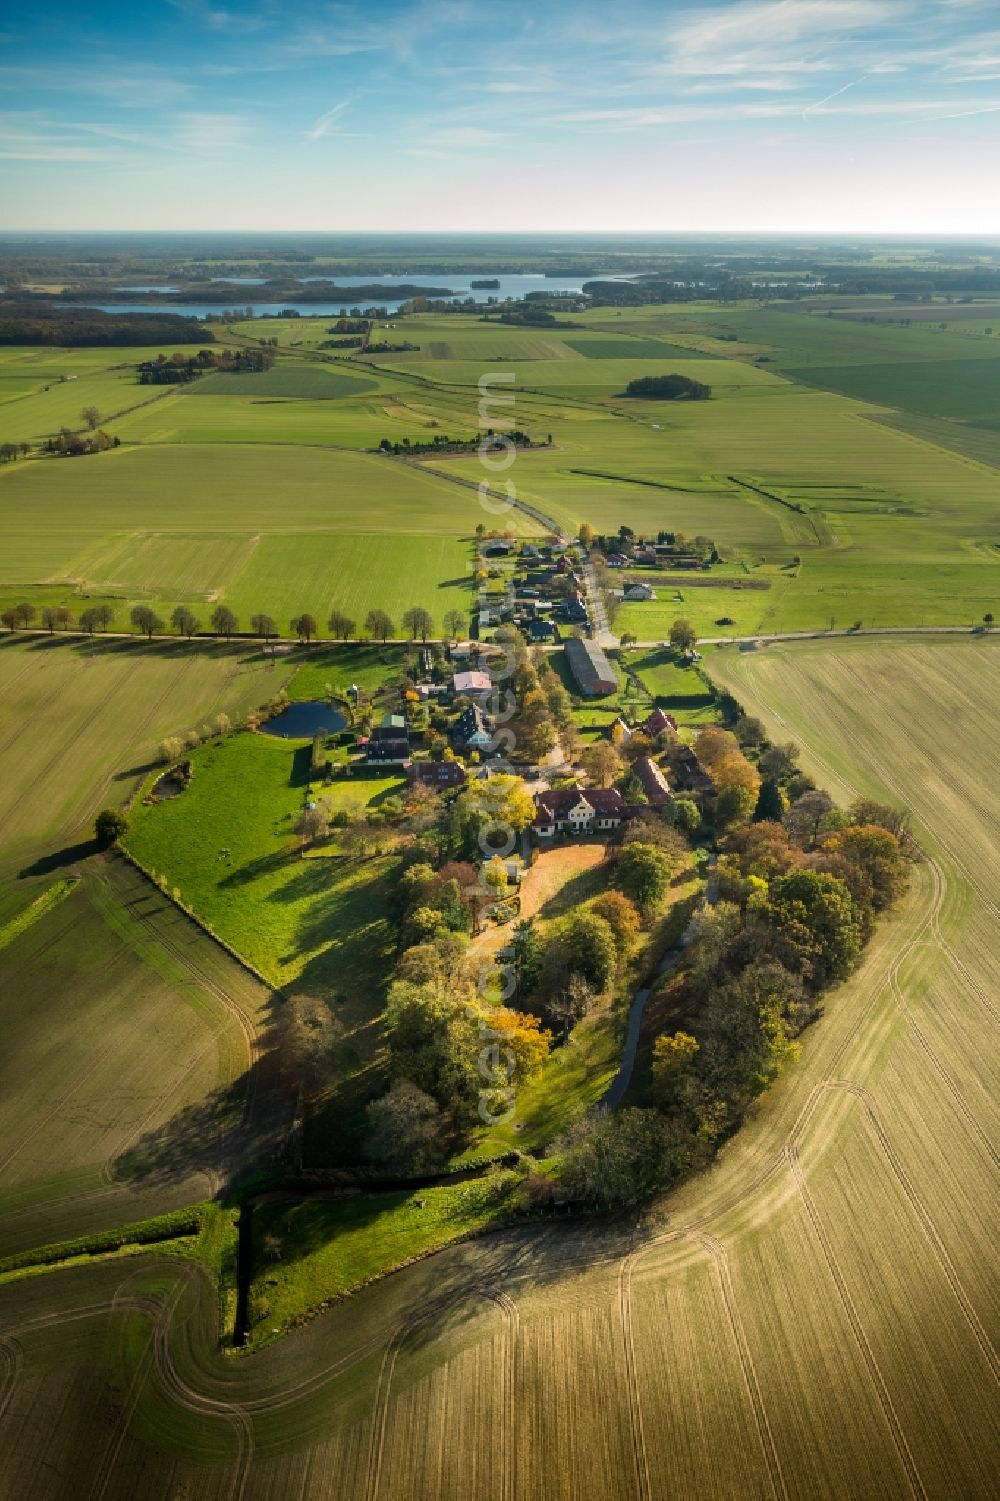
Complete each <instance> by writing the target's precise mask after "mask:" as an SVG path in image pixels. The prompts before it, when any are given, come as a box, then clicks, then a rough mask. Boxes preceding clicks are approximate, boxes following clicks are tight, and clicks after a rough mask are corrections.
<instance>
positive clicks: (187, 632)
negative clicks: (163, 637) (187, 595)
mask: <svg viewBox="0 0 1000 1501" xmlns="http://www.w3.org/2000/svg"><path fill="white" fill-rule="evenodd" d="M170 623H171V625H172V626H173V628H174V630H175V631H176V632H177V634H178V635H184V636H187V638H188V640H189V641H190V639H191V637H192V636H194V635H195V634H196V633H197V631H198V630H199V629H200V627H201V621H200V620H199V619H198V617H197V615H196V614H195V613H194V611H193V610H191V609H189V608H188V606H187V605H178V606H177V608H176V610H174V612H173V614H172V615H171V617H170Z"/></svg>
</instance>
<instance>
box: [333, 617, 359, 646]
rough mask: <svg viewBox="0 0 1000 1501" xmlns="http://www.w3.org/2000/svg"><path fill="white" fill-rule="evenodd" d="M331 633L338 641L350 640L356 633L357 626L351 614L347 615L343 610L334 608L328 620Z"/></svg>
mask: <svg viewBox="0 0 1000 1501" xmlns="http://www.w3.org/2000/svg"><path fill="white" fill-rule="evenodd" d="M327 627H328V629H329V632H330V635H331V636H333V637H334V638H335V639H336V640H337V641H349V640H350V639H351V637H352V636H353V635H354V632H355V630H356V629H357V626H356V624H355V622H354V621H353V620H352V619H351V617H350V615H345V614H344V612H343V611H342V610H332V611H331V612H330V619H329V620H328V621H327Z"/></svg>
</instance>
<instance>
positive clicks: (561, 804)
mask: <svg viewBox="0 0 1000 1501" xmlns="http://www.w3.org/2000/svg"><path fill="white" fill-rule="evenodd" d="M535 810H536V811H535V820H534V824H533V828H534V830H535V833H536V834H537V835H538V837H539V839H554V838H555V836H556V835H557V834H570V835H573V836H580V835H583V834H610V833H612V832H613V831H614V830H615V829H617V828H619V827H620V826H621V824H622V823H623V822H624V821H625V820H626V819H627V818H628V817H629V807H628V804H627V803H626V801H625V799H624V798H623V797H622V795H621V793H620V792H618V791H616V789H615V788H614V787H586V788H577V787H574V788H569V789H568V790H567V791H562V792H538V793H536V794H535Z"/></svg>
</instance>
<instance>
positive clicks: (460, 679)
mask: <svg viewBox="0 0 1000 1501" xmlns="http://www.w3.org/2000/svg"><path fill="white" fill-rule="evenodd" d="M451 686H452V690H453V692H454V693H455V694H456V696H458V695H461V696H462V697H463V698H476V699H482V698H487V697H488V696H489V695H490V693H492V691H493V679H492V678H491V677H490V675H489V673H488V672H484V671H483V670H482V669H479V670H477V671H468V672H456V673H455V674H454V675H453V677H452V680H451Z"/></svg>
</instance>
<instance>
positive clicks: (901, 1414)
mask: <svg viewBox="0 0 1000 1501" xmlns="http://www.w3.org/2000/svg"><path fill="white" fill-rule="evenodd" d="M712 665H713V668H714V670H715V671H716V673H717V676H718V678H719V680H720V681H721V682H723V683H725V685H726V686H728V687H729V688H731V690H732V691H733V692H735V693H736V694H737V696H738V697H740V698H741V700H742V701H743V702H744V703H745V704H746V706H747V708H748V709H750V710H751V711H752V712H756V713H760V714H761V715H762V717H764V718H765V720H766V722H767V723H768V725H769V728H770V729H771V732H772V734H774V735H775V736H776V737H778V738H787V737H789V736H794V737H795V738H796V739H797V740H798V741H799V742H800V743H801V744H802V746H803V761H804V763H805V764H806V765H807V766H808V768H809V769H811V770H812V771H813V772H814V774H816V775H817V777H818V778H819V779H820V780H821V781H822V782H823V783H825V784H826V785H827V786H829V787H830V788H831V790H832V791H834V793H835V794H836V795H838V796H840V797H841V798H848V797H850V796H852V795H854V794H856V793H858V792H864V793H869V794H874V795H880V796H882V797H885V798H887V799H888V800H890V801H892V802H894V803H896V804H897V805H903V806H908V807H910V808H911V810H912V817H913V825H914V830H915V832H916V834H917V836H918V838H919V839H920V841H921V844H922V846H923V850H924V855H925V858H924V860H923V861H922V863H921V864H920V865H919V866H918V867H917V869H916V872H915V877H914V884H913V890H912V893H911V895H910V897H909V898H907V900H906V901H905V903H904V904H903V905H902V906H901V908H900V910H899V911H898V912H897V913H896V914H895V915H894V916H893V918H892V919H891V920H890V921H889V922H887V923H886V924H884V925H883V927H882V928H881V929H880V931H879V933H878V935H877V937H876V939H875V941H874V943H873V945H872V947H871V949H870V950H869V951H868V954H867V956H866V959H865V962H864V965H863V966H862V968H861V970H860V971H859V972H858V974H857V975H856V976H854V977H853V978H852V979H851V980H850V981H849V982H848V983H847V984H846V985H844V986H842V987H841V988H840V989H839V990H836V991H835V992H833V993H832V994H831V995H830V997H829V1000H828V1003H827V1008H826V1015H825V1016H824V1017H823V1018H822V1019H821V1020H820V1021H819V1022H818V1023H817V1024H816V1025H815V1026H814V1027H813V1028H812V1029H811V1030H810V1032H809V1033H808V1034H807V1035H806V1037H805V1038H804V1040H803V1056H802V1060H801V1062H800V1063H799V1064H798V1065H797V1066H795V1067H793V1068H792V1069H791V1070H790V1071H789V1072H788V1073H787V1074H786V1075H785V1077H784V1078H783V1079H782V1081H781V1082H780V1083H779V1085H778V1086H777V1087H776V1088H775V1089H774V1090H773V1091H772V1092H771V1094H770V1095H769V1096H768V1097H767V1098H766V1099H765V1100H764V1101H763V1102H762V1103H761V1106H760V1109H759V1112H758V1114H757V1115H756V1117H755V1118H754V1119H753V1120H752V1121H750V1122H749V1123H748V1125H747V1126H746V1127H745V1128H744V1129H743V1130H742V1131H741V1132H740V1133H739V1134H738V1135H737V1136H736V1137H735V1138H734V1139H733V1140H732V1141H731V1142H730V1143H729V1145H728V1146H727V1147H726V1148H725V1149H724V1151H723V1153H722V1154H721V1156H720V1158H719V1160H718V1162H717V1164H716V1166H715V1167H714V1168H713V1169H712V1170H711V1171H710V1172H709V1173H708V1174H706V1175H705V1176H703V1177H701V1178H699V1179H696V1180H694V1181H692V1182H691V1183H690V1184H689V1185H687V1186H686V1187H685V1188H683V1189H682V1190H680V1191H679V1192H678V1193H676V1194H674V1195H673V1196H671V1197H670V1198H668V1199H667V1200H665V1201H664V1202H663V1203H662V1204H661V1205H659V1206H657V1208H656V1210H655V1212H654V1213H653V1214H651V1215H650V1216H649V1217H648V1218H646V1219H645V1220H644V1221H642V1222H637V1223H634V1224H633V1223H621V1224H619V1225H616V1226H603V1227H602V1226H599V1225H596V1224H590V1225H586V1226H582V1227H577V1228H570V1226H568V1225H564V1226H560V1225H558V1224H556V1225H551V1226H548V1227H545V1228H532V1227H526V1228H525V1229H524V1230H523V1231H520V1232H517V1233H509V1234H506V1235H499V1236H493V1237H490V1238H488V1239H487V1240H484V1241H481V1242H471V1243H470V1244H468V1245H466V1246H461V1247H457V1248H455V1249H452V1250H450V1251H447V1252H445V1253H443V1254H441V1255H440V1256H437V1257H435V1258H433V1259H432V1260H431V1261H430V1262H427V1263H424V1264H420V1265H417V1266H415V1267H412V1268H410V1269H408V1270H406V1271H403V1272H401V1273H399V1274H398V1275H396V1276H394V1277H393V1278H391V1279H389V1280H388V1281H387V1282H384V1283H381V1284H378V1285H376V1286H374V1287H371V1288H369V1289H367V1290H365V1291H363V1292H361V1293H360V1294H358V1295H357V1296H356V1297H354V1298H352V1299H351V1300H349V1301H348V1302H347V1303H344V1304H342V1305H340V1306H337V1307H335V1308H333V1309H332V1310H330V1311H329V1312H327V1313H325V1314H323V1315H322V1316H321V1317H319V1318H318V1319H317V1320H315V1321H314V1322H313V1323H311V1324H308V1325H306V1326H305V1327H303V1328H301V1329H299V1330H297V1331H294V1332H293V1333H292V1334H291V1335H290V1336H288V1337H287V1338H286V1339H284V1340H282V1341H281V1342H280V1343H279V1344H278V1345H276V1346H274V1347H272V1348H271V1349H269V1350H267V1351H264V1352H262V1353H261V1354H260V1355H257V1356H254V1357H251V1358H249V1359H246V1360H243V1361H236V1362H234V1361H222V1360H220V1359H219V1357H218V1356H217V1355H216V1354H215V1353H214V1351H213V1348H212V1337H213V1327H214V1304H213V1298H212V1295H211V1290H210V1288H209V1286H208V1284H207V1282H206V1281H205V1280H204V1279H203V1277H202V1276H201V1274H200V1273H199V1272H198V1271H197V1270H196V1269H195V1268H193V1267H191V1266H188V1265H184V1264H181V1263H177V1262H169V1261H164V1260H163V1259H162V1258H156V1257H152V1256H146V1257H142V1258H138V1259H134V1260H132V1261H131V1262H130V1264H129V1266H128V1268H126V1267H124V1266H121V1265H118V1266H116V1265H115V1264H114V1263H108V1264H104V1265H101V1266H95V1267H91V1268H89V1269H81V1270H77V1271H69V1272H59V1273H53V1274H50V1275H47V1276H45V1277H39V1278H35V1279H33V1280H32V1281H30V1282H28V1283H22V1284H19V1285H16V1286H14V1287H7V1288H0V1309H2V1311H3V1316H4V1323H5V1326H6V1328H7V1330H8V1334H9V1341H8V1343H7V1345H6V1346H5V1352H6V1358H7V1364H8V1367H9V1369H10V1372H11V1375H12V1377H14V1378H16V1379H14V1380H12V1382H11V1383H10V1385H9V1388H8V1396H7V1404H6V1410H5V1413H4V1419H3V1423H4V1426H3V1430H2V1432H3V1435H4V1436H3V1438H2V1439H0V1458H2V1462H3V1464H4V1466H5V1469H4V1471H3V1473H4V1476H5V1483H7V1484H8V1486H10V1485H12V1484H13V1485H15V1487H16V1485H17V1484H18V1483H19V1481H20V1479H21V1478H22V1477H23V1476H24V1475H26V1474H27V1473H28V1472H29V1471H28V1467H29V1466H30V1465H31V1463H32V1461H33V1459H34V1457H35V1455H36V1454H38V1453H39V1452H40V1450H39V1446H40V1445H45V1444H47V1443H48V1427H47V1424H46V1418H47V1417H51V1415H52V1414H54V1413H56V1412H57V1411H59V1410H61V1408H62V1407H63V1406H64V1405H65V1404H66V1402H67V1400H68V1399H70V1398H71V1399H72V1407H73V1411H74V1412H75V1413H76V1414H77V1415H79V1414H81V1413H86V1414H87V1427H86V1432H85V1433H84V1431H83V1430H82V1429H81V1428H80V1427H76V1428H74V1429H73V1431H72V1434H69V1435H64V1436H63V1437H62V1438H60V1439H59V1445H64V1448H59V1445H57V1446H56V1456H55V1457H56V1462H57V1463H58V1461H59V1455H60V1454H62V1453H63V1452H64V1449H65V1452H66V1453H67V1455H68V1453H69V1452H72V1453H73V1455H74V1465H75V1473H76V1475H77V1478H78V1480H79V1481H80V1483H81V1484H83V1483H86V1484H89V1485H90V1486H91V1487H92V1489H95V1490H98V1491H99V1492H100V1494H102V1495H104V1496H105V1497H109V1498H110V1497H115V1496H119V1495H120V1496H123V1497H124V1496H127V1495H131V1494H134V1489H135V1485H136V1477H137V1476H139V1475H141V1476H142V1485H143V1488H144V1493H145V1494H148V1495H151V1496H164V1497H165V1496H167V1495H176V1494H178V1493H183V1491H184V1488H185V1487H188V1488H190V1487H191V1486H195V1488H196V1489H197V1493H198V1494H199V1496H224V1495H231V1494H234V1493H239V1494H243V1495H245V1496H247V1497H250V1498H257V1497H260V1498H264V1497H271V1496H277V1495H284V1494H288V1492H289V1489H292V1490H293V1491H294V1493H295V1494H297V1495H301V1496H303V1497H309V1498H320V1497H334V1496H337V1497H339V1496H343V1495H352V1496H354V1495H357V1496H366V1497H379V1496H390V1495H394V1494H402V1493H405V1494H408V1495H413V1496H426V1497H431V1496H433V1497H435V1498H437V1497H448V1498H451V1497H454V1498H456V1501H457V1498H459V1497H462V1498H469V1497H476V1498H479V1497H486V1496H488V1495H489V1496H494V1495H500V1496H503V1497H511V1496H514V1495H517V1496H520V1497H522V1498H525V1497H535V1496H537V1497H542V1496H544V1497H545V1498H546V1501H549V1498H553V1497H555V1498H566V1501H570V1498H573V1501H578V1498H588V1501H589V1498H593V1501H597V1498H608V1497H612V1498H618V1497H621V1498H632V1497H638V1498H642V1501H647V1498H648V1501H651V1498H653V1497H655V1496H660V1495H685V1496H686V1495H697V1496H699V1497H701V1496H705V1497H719V1498H722V1497H728V1496H733V1495H739V1496H741V1497H742V1496H751V1497H757V1496H760V1497H762V1498H771V1497H787V1498H792V1497H798V1496H805V1495H808V1496H816V1497H830V1498H833V1497H842V1496H844V1495H851V1496H852V1497H859V1498H867V1497H872V1498H896V1497H900V1498H902V1497H912V1496H918V1497H924V1498H928V1501H951V1498H953V1497H955V1496H959V1495H960V1496H962V1497H969V1498H974V1501H979V1498H983V1501H985V1498H986V1497H988V1496H991V1495H992V1494H994V1493H995V1470H994V1465H993V1436H994V1432H995V1403H996V1391H997V1369H998V1368H997V1357H996V1352H995V1349H994V1345H993V1339H994V1337H995V1331H996V1327H997V1304H996V1283H997V1279H996V1261H995V1246H994V1240H993V1236H992V1232H991V1226H990V1205H991V1202H992V1197H993V1195H994V1193H995V1186H996V1176H995V1174H996V1161H997V1159H996V1152H995V1149H994V1146H993V1142H994V1141H995V1129H996V1125H997V1109H996V1102H995V1098H994V1092H993V1089H992V1081H993V1079H994V1078H995V1073H996V1065H997V1056H996V1054H997V1049H996V1028H995V1022H996V1005H997V995H998V991H1000V966H998V961H997V956H996V946H995V942H994V933H995V920H996V915H997V902H998V897H1000V889H998V888H1000V878H998V871H997V864H996V855H995V847H996V834H997V823H998V819H1000V799H998V796H997V793H996V790H995V788H994V787H993V786H992V785H991V783H990V782H989V781H988V780H986V779H984V776H983V768H984V765H985V764H987V762H988V759H989V757H990V755H991V748H992V743H993V734H994V726H993V724H992V705H993V704H994V703H995V702H996V700H997V696H998V691H1000V657H998V655H997V648H996V646H995V644H994V643H993V642H991V641H989V640H980V641H976V642H969V641H962V642H939V643H933V644H929V645H924V644H915V643H893V644H886V643H877V644H876V643H871V642H854V643H845V644H837V645H836V646H834V645H833V644H832V643H822V644H818V645H817V644H809V645H806V646H802V645H796V646H792V647H782V648H769V649H768V651H767V652H766V653H764V654H755V655H753V656H745V655H739V654H737V653H735V652H733V653H731V654H727V653H717V654H716V655H715V658H714V660H713V664H712ZM109 1336H110V1338H109ZM74 1421H76V1420H75V1419H74ZM14 1445H16V1449H17V1452H16V1454H15V1451H14V1447H12V1446H14ZM52 1453H53V1450H52V1448H51V1446H50V1448H49V1454H50V1455H52ZM193 1455H194V1456H197V1460H196V1461H193V1459H192V1456H193ZM42 1474H43V1472H39V1475H42ZM44 1474H45V1478H43V1479H40V1480H39V1482H38V1494H39V1495H41V1496H59V1495H61V1494H62V1492H61V1491H60V1489H59V1486H60V1484H61V1481H60V1479H59V1476H58V1473H56V1472H52V1473H50V1472H44Z"/></svg>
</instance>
